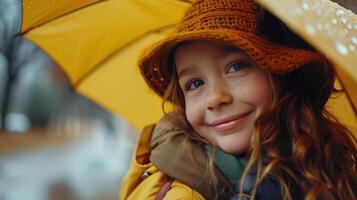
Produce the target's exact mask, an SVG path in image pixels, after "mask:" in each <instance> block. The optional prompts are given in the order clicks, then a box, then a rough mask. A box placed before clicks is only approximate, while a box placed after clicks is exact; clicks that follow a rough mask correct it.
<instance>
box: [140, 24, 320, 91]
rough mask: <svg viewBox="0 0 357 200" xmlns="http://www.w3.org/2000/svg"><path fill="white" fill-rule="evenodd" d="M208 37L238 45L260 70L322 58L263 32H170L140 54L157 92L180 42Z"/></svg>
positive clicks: (283, 70) (167, 76)
mask: <svg viewBox="0 0 357 200" xmlns="http://www.w3.org/2000/svg"><path fill="white" fill-rule="evenodd" d="M190 40H208V41H214V42H218V43H223V44H226V45H229V46H232V47H236V48H239V49H241V50H243V51H244V52H246V53H247V54H248V55H249V56H250V57H251V59H252V60H253V61H255V62H256V63H257V64H258V65H259V66H260V67H261V68H262V69H263V70H267V71H270V72H273V73H286V72H290V71H293V70H296V69H297V68H299V67H301V66H304V65H306V64H309V63H313V62H322V57H321V55H320V54H318V53H316V52H312V51H308V50H303V49H296V48H291V47H287V46H283V45H279V44H275V43H271V42H269V41H268V40H265V39H264V38H263V37H262V36H258V35H256V34H253V33H247V32H243V31H238V30H230V29H215V30H200V31H195V32H194V33H192V32H184V33H178V34H175V35H172V36H170V37H168V38H166V39H164V40H162V41H159V42H158V43H156V44H154V45H153V46H152V47H151V48H149V49H147V50H146V51H145V52H143V54H142V55H141V57H140V58H139V67H140V70H141V73H142V75H143V77H144V79H145V81H146V82H147V83H148V84H149V86H150V87H151V88H152V89H153V90H154V91H155V92H156V93H157V94H158V95H160V96H163V94H164V92H165V90H166V88H167V86H168V84H169V82H170V78H171V77H170V76H171V75H170V74H169V72H168V71H169V66H168V58H169V55H170V53H171V51H172V50H173V49H174V48H175V47H176V46H177V45H178V44H179V43H181V42H184V41H190Z"/></svg>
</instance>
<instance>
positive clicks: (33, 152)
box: [0, 0, 138, 200]
mask: <svg viewBox="0 0 357 200" xmlns="http://www.w3.org/2000/svg"><path fill="white" fill-rule="evenodd" d="M20 12H21V1H15V0H0V121H1V123H0V129H1V133H0V199H1V200H20V199H28V200H45V199H69V200H72V199H73V200H74V199H78V200H80V199H109V200H110V199H117V198H118V197H117V195H118V187H119V183H120V180H121V179H122V177H123V175H124V173H125V171H126V170H127V168H128V164H129V161H130V158H131V154H132V150H133V146H134V144H135V141H136V138H137V133H138V132H137V131H136V130H135V129H134V128H132V127H131V126H130V125H129V124H128V123H127V122H126V121H124V120H123V119H121V118H119V117H117V116H115V115H114V114H112V113H110V112H108V111H107V110H105V109H103V108H101V107H100V106H98V105H97V104H95V103H94V102H92V101H90V100H89V99H87V98H86V97H83V96H81V95H79V94H77V93H75V92H73V90H72V88H71V85H70V83H69V81H68V79H67V78H66V76H65V74H64V73H63V72H62V70H61V69H60V68H59V67H58V66H57V65H56V63H55V62H54V61H53V60H51V58H49V56H47V55H46V53H44V52H43V51H42V50H41V49H40V48H38V47H37V46H35V45H34V44H33V43H31V42H30V41H28V40H26V39H24V38H23V37H18V36H14V35H15V33H18V32H19V30H18V29H19V27H20V24H21V13H20Z"/></svg>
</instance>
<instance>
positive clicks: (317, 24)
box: [316, 22, 323, 30]
mask: <svg viewBox="0 0 357 200" xmlns="http://www.w3.org/2000/svg"><path fill="white" fill-rule="evenodd" d="M322 28H323V27H322V24H321V23H320V22H317V23H316V29H317V30H322Z"/></svg>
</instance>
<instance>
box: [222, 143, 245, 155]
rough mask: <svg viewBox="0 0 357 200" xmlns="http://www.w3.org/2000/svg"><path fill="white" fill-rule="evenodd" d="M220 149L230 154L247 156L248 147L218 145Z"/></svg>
mask: <svg viewBox="0 0 357 200" xmlns="http://www.w3.org/2000/svg"><path fill="white" fill-rule="evenodd" d="M218 146H219V148H220V149H222V150H223V151H224V152H226V153H229V154H234V155H237V154H245V153H246V151H247V149H248V147H242V146H239V145H237V144H235V145H218Z"/></svg>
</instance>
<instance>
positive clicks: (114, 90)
mask: <svg viewBox="0 0 357 200" xmlns="http://www.w3.org/2000/svg"><path fill="white" fill-rule="evenodd" d="M23 2H24V3H23V5H24V11H23V12H24V15H23V17H24V19H23V24H22V33H23V34H24V36H25V37H26V38H28V39H30V40H31V41H33V42H34V43H36V44H37V45H38V46H40V47H41V48H43V49H44V50H45V51H46V52H47V53H48V54H49V55H50V56H51V57H52V58H53V59H54V60H55V61H56V62H57V63H58V65H59V66H60V67H61V68H62V69H63V70H64V72H65V73H66V74H67V76H68V78H69V80H70V81H71V83H72V84H73V86H74V87H75V89H76V90H77V91H78V92H80V93H81V94H83V95H85V96H88V97H89V98H91V99H93V100H94V101H96V102H97V103H99V104H100V105H102V106H103V107H105V108H107V109H108V110H110V111H112V112H114V113H117V114H118V115H120V116H122V117H124V118H125V119H127V120H128V121H129V122H130V123H131V124H133V125H134V126H135V127H137V128H142V127H143V126H144V125H146V124H149V123H153V122H155V121H156V120H157V119H158V118H159V117H160V116H161V115H162V111H161V100H160V98H159V97H157V96H156V95H155V94H154V93H153V92H151V91H150V89H149V88H148V87H147V86H146V84H145V83H144V81H143V79H142V78H141V76H140V73H139V71H138V68H137V64H136V58H137V57H138V54H139V53H140V51H141V49H143V48H145V47H147V46H149V45H150V44H152V43H154V42H156V41H158V40H159V39H161V38H163V37H165V36H166V35H167V34H168V33H169V32H170V31H172V30H173V28H174V25H175V23H177V22H178V20H179V19H180V18H181V17H182V15H183V12H184V11H185V9H186V8H187V7H188V6H189V5H190V3H191V2H192V1H189V0H151V1H148V0H121V1H118V0H107V1H99V0H81V1H70V0H61V1H60V0H57V1H53V2H54V3H50V4H43V3H42V2H41V0H23ZM321 2H323V3H321ZM258 3H260V4H261V5H262V6H263V7H265V8H266V9H268V10H269V11H271V12H272V13H273V14H275V15H276V16H277V17H278V18H280V19H281V20H282V21H283V22H284V23H286V25H287V26H289V27H290V28H291V29H292V30H294V31H295V32H296V33H297V34H299V35H300V36H301V37H302V38H304V39H305V40H306V41H308V42H309V43H310V44H312V45H313V46H314V47H315V48H316V49H318V50H319V51H321V52H323V53H325V54H326V56H327V57H328V58H329V59H330V60H332V61H333V62H334V63H335V64H336V65H337V66H338V67H337V72H338V75H339V78H340V80H341V83H342V84H341V85H342V86H339V85H337V86H338V87H343V88H345V89H346V91H347V94H348V95H342V96H340V97H339V98H336V99H335V98H334V99H331V100H330V102H329V109H330V110H332V112H334V113H335V114H336V115H337V116H338V118H339V119H340V120H341V121H342V122H343V123H345V124H347V125H348V127H350V128H352V129H356V130H357V118H356V113H355V112H356V110H355V109H354V108H353V106H354V107H355V108H356V107H357V92H356V91H357V88H356V85H357V70H356V69H357V68H356V66H355V63H357V54H356V53H357V51H354V48H357V44H356V45H355V43H354V42H355V40H357V38H355V36H356V29H357V27H356V24H357V21H356V15H355V14H353V13H352V12H350V11H348V10H346V9H344V8H342V7H339V6H338V5H336V4H334V3H332V2H330V1H328V0H324V1H323V0H321V1H312V0H310V1H309V0H304V1H302V0H291V1H288V2H287V1H283V0H258ZM335 8H336V9H337V10H339V11H338V12H337V10H333V11H331V12H334V13H333V16H335V15H336V20H339V21H341V25H338V26H337V25H336V26H335V27H336V28H335V29H334V30H333V31H329V32H327V31H323V29H321V30H320V29H319V27H320V25H318V27H315V25H316V24H318V22H319V21H318V20H319V19H321V16H319V17H317V16H314V17H315V18H311V15H313V14H314V13H318V12H316V10H318V9H322V10H321V11H320V12H321V13H322V14H323V15H327V14H324V13H326V11H329V12H330V10H332V9H335ZM34 10H36V13H35V14H32V13H34ZM286 10H293V11H294V12H286ZM295 10H296V13H295ZM341 12H343V13H344V15H342V14H341ZM337 13H340V14H339V15H338V16H337ZM342 16H346V17H345V18H342ZM327 17H330V18H331V15H328V16H327ZM330 18H329V19H328V20H329V21H328V22H329V23H330V22H331V20H332V22H331V23H332V24H334V25H335V21H334V20H333V19H334V18H333V17H332V18H331V19H330ZM314 20H315V21H314ZM345 21H346V23H344V22H345ZM320 23H321V26H323V28H325V26H326V25H325V23H323V22H320ZM338 24H340V22H338ZM351 25H352V29H351ZM345 29H346V30H347V31H345ZM341 30H342V31H343V32H345V33H346V34H347V35H348V36H349V39H350V40H348V41H346V40H339V39H340V38H343V37H342V36H341V33H340V32H341ZM347 32H348V33H347ZM339 42H340V43H339ZM352 46H353V47H352ZM336 84H339V83H336ZM351 102H352V104H351Z"/></svg>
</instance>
